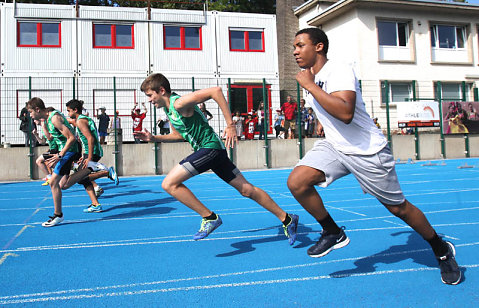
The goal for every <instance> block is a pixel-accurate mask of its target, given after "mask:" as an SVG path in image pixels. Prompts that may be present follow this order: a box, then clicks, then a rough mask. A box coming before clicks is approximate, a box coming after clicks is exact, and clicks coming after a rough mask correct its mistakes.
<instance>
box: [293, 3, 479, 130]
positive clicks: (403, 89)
mask: <svg viewBox="0 0 479 308" xmlns="http://www.w3.org/2000/svg"><path fill="white" fill-rule="evenodd" d="M294 13H295V15H296V16H297V17H298V19H299V28H300V29H301V28H305V27H313V26H314V27H319V28H321V29H323V30H324V31H325V32H326V34H327V35H328V38H329V42H330V47H329V52H328V57H329V58H330V59H342V60H344V61H346V62H349V63H351V64H352V65H353V66H354V68H355V69H356V71H357V73H358V77H359V79H360V80H361V85H362V91H363V97H364V101H365V103H366V106H367V110H368V111H369V112H370V114H371V115H372V116H375V117H379V122H380V123H382V125H383V127H385V123H386V111H385V110H386V108H385V105H386V104H385V102H386V95H385V93H387V92H386V91H385V87H386V84H388V87H389V97H388V99H389V101H390V102H391V107H392V110H391V126H392V127H393V128H395V127H397V121H396V118H395V105H396V104H399V103H401V102H404V101H405V100H407V99H413V98H424V99H432V98H437V91H436V89H437V85H438V83H439V82H440V84H441V86H442V93H441V95H442V98H443V99H450V100H467V101H472V100H473V99H474V91H476V95H477V88H478V87H479V67H478V65H479V48H478V43H479V36H478V32H479V6H478V5H472V4H467V3H457V2H454V3H453V2H445V1H434V0H341V1H319V0H310V1H307V2H306V3H304V4H303V5H301V6H299V7H297V8H296V9H295V10H294ZM385 81H388V83H385Z"/></svg>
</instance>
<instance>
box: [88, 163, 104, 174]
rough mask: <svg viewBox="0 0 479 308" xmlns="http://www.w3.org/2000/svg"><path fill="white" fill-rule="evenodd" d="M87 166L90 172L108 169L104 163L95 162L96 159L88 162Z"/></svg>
mask: <svg viewBox="0 0 479 308" xmlns="http://www.w3.org/2000/svg"><path fill="white" fill-rule="evenodd" d="M87 168H89V169H90V170H91V171H92V172H98V171H107V170H108V168H107V167H106V166H105V165H104V164H102V163H100V162H97V161H90V162H88V166H87Z"/></svg>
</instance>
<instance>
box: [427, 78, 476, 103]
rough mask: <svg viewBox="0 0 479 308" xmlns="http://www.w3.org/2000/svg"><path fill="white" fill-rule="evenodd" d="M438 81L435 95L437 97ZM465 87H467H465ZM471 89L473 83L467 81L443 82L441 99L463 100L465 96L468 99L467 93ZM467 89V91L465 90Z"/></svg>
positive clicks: (435, 85) (435, 86)
mask: <svg viewBox="0 0 479 308" xmlns="http://www.w3.org/2000/svg"><path fill="white" fill-rule="evenodd" d="M437 87H438V84H437V82H435V83H434V96H435V97H436V98H437V94H438V93H437ZM464 87H465V89H464ZM470 89H471V84H467V83H465V84H464V85H463V83H460V82H458V83H443V82H441V99H443V100H452V101H454V100H459V101H460V100H462V99H463V98H466V99H468V97H467V93H469V91H470ZM464 90H465V92H464Z"/></svg>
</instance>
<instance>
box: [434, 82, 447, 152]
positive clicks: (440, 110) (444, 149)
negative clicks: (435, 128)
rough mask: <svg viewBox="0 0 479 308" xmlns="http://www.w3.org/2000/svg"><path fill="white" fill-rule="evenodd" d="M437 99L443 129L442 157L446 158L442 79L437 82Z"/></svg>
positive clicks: (440, 123)
mask: <svg viewBox="0 0 479 308" xmlns="http://www.w3.org/2000/svg"><path fill="white" fill-rule="evenodd" d="M436 97H437V100H438V104H439V118H440V121H439V127H440V129H441V131H440V135H441V155H442V158H446V141H445V140H444V133H443V132H442V127H443V123H442V83H441V82H440V81H438V82H437V96H436Z"/></svg>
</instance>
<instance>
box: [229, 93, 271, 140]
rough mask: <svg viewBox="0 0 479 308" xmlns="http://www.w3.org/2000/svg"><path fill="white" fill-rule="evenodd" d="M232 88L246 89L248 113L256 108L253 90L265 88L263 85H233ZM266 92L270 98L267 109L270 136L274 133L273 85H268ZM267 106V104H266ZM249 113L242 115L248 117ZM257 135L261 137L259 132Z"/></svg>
mask: <svg viewBox="0 0 479 308" xmlns="http://www.w3.org/2000/svg"><path fill="white" fill-rule="evenodd" d="M231 88H237V89H246V106H247V110H248V112H250V111H251V110H253V107H254V103H255V102H254V101H253V89H262V88H263V85H256V84H241V85H239V84H232V85H231ZM266 92H267V94H266V95H267V96H268V104H267V106H265V107H267V108H268V111H269V112H268V134H271V133H273V124H274V123H273V109H272V108H271V105H272V99H271V85H270V84H267V85H266ZM228 97H229V94H228ZM263 103H264V102H263ZM228 105H230V103H229V102H228ZM265 105H266V104H265ZM248 112H247V113H242V114H241V115H242V116H245V117H247V116H248ZM255 135H259V132H255Z"/></svg>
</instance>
